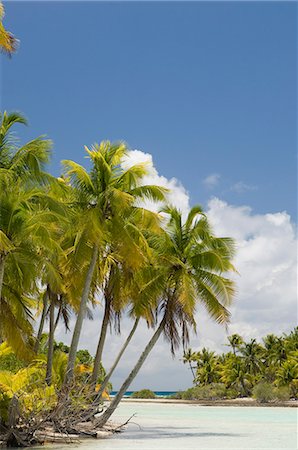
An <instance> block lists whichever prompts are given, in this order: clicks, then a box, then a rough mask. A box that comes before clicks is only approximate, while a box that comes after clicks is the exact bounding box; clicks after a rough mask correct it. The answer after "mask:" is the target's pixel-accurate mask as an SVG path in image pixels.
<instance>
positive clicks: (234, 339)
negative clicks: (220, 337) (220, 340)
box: [228, 334, 244, 355]
mask: <svg viewBox="0 0 298 450" xmlns="http://www.w3.org/2000/svg"><path fill="white" fill-rule="evenodd" d="M228 341H229V345H230V347H232V350H233V353H234V355H236V350H239V348H240V347H241V345H243V343H244V341H243V338H242V337H241V336H240V335H239V334H232V335H231V336H228Z"/></svg>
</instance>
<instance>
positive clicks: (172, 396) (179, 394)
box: [169, 391, 183, 400]
mask: <svg viewBox="0 0 298 450" xmlns="http://www.w3.org/2000/svg"><path fill="white" fill-rule="evenodd" d="M182 395H183V392H181V391H179V392H176V393H175V394H172V395H170V396H169V398H171V399H173V400H181V399H182Z"/></svg>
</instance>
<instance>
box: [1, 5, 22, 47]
mask: <svg viewBox="0 0 298 450" xmlns="http://www.w3.org/2000/svg"><path fill="white" fill-rule="evenodd" d="M4 15H5V13H4V7H3V3H2V2H0V48H1V50H2V52H4V53H7V54H8V55H9V56H10V55H11V54H12V53H14V52H15V51H16V49H17V44H18V41H17V39H16V38H15V37H14V36H13V35H12V34H11V33H10V32H9V31H7V30H6V29H5V28H4V26H3V23H2V22H3V19H4Z"/></svg>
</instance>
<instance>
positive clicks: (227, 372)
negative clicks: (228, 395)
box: [221, 353, 251, 397]
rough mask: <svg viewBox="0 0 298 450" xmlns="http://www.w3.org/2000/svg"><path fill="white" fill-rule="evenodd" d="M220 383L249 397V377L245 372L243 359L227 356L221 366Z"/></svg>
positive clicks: (231, 355)
mask: <svg viewBox="0 0 298 450" xmlns="http://www.w3.org/2000/svg"><path fill="white" fill-rule="evenodd" d="M221 381H222V382H223V383H225V384H226V386H227V387H228V388H229V387H235V388H236V389H237V390H238V391H239V392H242V395H245V396H246V397H248V396H249V394H250V391H249V386H250V384H251V383H250V381H251V376H250V375H249V374H248V372H247V370H246V366H245V364H244V361H243V359H242V358H241V357H240V356H235V355H233V354H231V353H229V354H228V357H227V358H226V360H225V362H224V363H223V364H222V369H221Z"/></svg>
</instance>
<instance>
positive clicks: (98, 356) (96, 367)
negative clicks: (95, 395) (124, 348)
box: [91, 297, 111, 386]
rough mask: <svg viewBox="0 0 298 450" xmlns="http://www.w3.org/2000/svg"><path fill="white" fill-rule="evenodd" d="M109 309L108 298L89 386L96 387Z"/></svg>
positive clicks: (109, 302) (108, 319)
mask: <svg viewBox="0 0 298 450" xmlns="http://www.w3.org/2000/svg"><path fill="white" fill-rule="evenodd" d="M110 308H111V300H110V298H107V297H105V310H104V315H103V319H102V325H101V331H100V336H99V341H98V344H97V349H96V354H95V358H94V364H93V372H92V376H91V385H93V386H95V385H96V382H97V379H98V376H99V371H100V363H101V360H102V352H103V348H104V344H105V340H106V336H107V330H108V325H109V321H110Z"/></svg>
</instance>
